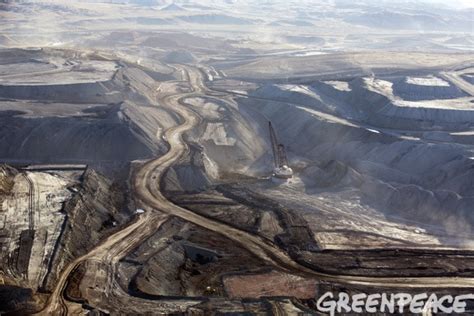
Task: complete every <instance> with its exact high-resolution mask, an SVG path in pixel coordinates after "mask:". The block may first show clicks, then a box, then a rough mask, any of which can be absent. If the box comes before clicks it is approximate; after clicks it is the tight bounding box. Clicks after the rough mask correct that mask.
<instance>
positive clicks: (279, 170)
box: [268, 122, 293, 179]
mask: <svg viewBox="0 0 474 316" xmlns="http://www.w3.org/2000/svg"><path fill="white" fill-rule="evenodd" d="M268 127H269V129H270V139H271V142H272V150H273V164H274V168H273V176H274V177H275V178H278V179H291V178H293V170H292V169H291V168H290V167H289V165H288V157H287V156H286V150H285V146H284V145H283V144H280V143H278V138H277V135H276V132H275V129H274V128H273V125H272V122H268Z"/></svg>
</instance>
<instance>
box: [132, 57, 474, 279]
mask: <svg viewBox="0 0 474 316" xmlns="http://www.w3.org/2000/svg"><path fill="white" fill-rule="evenodd" d="M183 68H184V69H185V70H186V71H187V72H188V74H189V81H190V84H191V85H192V87H193V89H194V92H193V93H186V94H182V95H175V96H172V97H169V98H166V99H164V101H165V102H164V103H165V104H163V105H164V106H166V107H168V108H169V109H171V110H173V111H174V112H176V113H177V114H179V115H180V116H181V118H182V119H183V122H182V124H181V125H179V126H176V127H172V128H170V129H169V130H167V131H166V132H165V135H166V139H167V140H168V142H169V146H170V149H169V151H168V153H166V154H165V155H164V156H162V157H160V158H158V159H155V160H152V161H149V162H148V163H146V164H145V165H144V166H143V167H142V168H141V169H140V170H139V171H138V172H137V174H136V177H135V183H134V188H135V192H134V193H135V194H136V197H137V198H138V199H139V200H140V201H141V202H142V203H144V204H145V205H148V206H149V207H150V208H153V209H157V210H160V211H162V212H164V213H167V214H169V215H173V216H177V217H180V218H182V219H184V220H185V221H188V222H191V223H193V224H195V225H198V226H201V227H203V228H205V229H208V230H210V231H214V232H217V233H219V234H221V235H223V236H226V237H227V238H230V239H232V240H234V241H236V242H237V243H239V244H240V245H241V246H242V247H244V248H246V249H247V250H249V251H250V252H252V253H253V254H254V255H256V256H257V257H259V258H260V259H261V260H263V261H264V262H266V263H268V264H270V265H272V266H274V267H276V268H278V269H280V270H283V271H286V272H288V273H293V274H299V275H304V276H307V277H312V278H316V279H318V280H322V281H329V282H338V283H345V284H354V285H366V286H374V287H375V286H378V287H393V288H447V287H449V288H451V287H452V288H473V287H474V278H461V277H363V276H346V275H330V274H325V273H319V272H316V271H313V270H311V269H309V268H307V267H305V266H302V265H300V264H298V263H297V262H295V261H294V260H293V259H292V258H290V257H289V256H288V254H287V253H286V252H284V251H283V250H281V249H280V248H278V247H277V246H276V245H274V244H273V243H271V242H269V241H267V240H265V239H263V238H261V237H259V236H255V235H252V234H250V233H247V232H245V231H241V230H239V229H237V228H235V227H232V226H229V225H227V224H224V223H222V222H219V221H216V220H213V219H210V218H207V217H203V216H201V215H198V214H196V213H194V212H192V211H190V210H187V209H185V208H182V207H180V206H177V205H175V204H173V203H172V202H170V201H169V200H168V199H167V198H166V197H165V196H163V194H162V193H161V190H160V182H161V179H162V177H163V175H164V174H165V172H166V170H167V169H168V168H170V167H172V166H173V164H174V163H176V162H177V161H179V160H180V159H181V157H182V156H183V155H184V154H185V152H186V151H187V145H186V143H185V142H184V140H183V134H184V132H186V131H188V130H190V129H192V128H193V127H195V126H196V124H197V123H198V121H199V119H198V117H197V116H196V114H195V113H194V112H193V111H191V110H190V108H189V106H186V105H185V104H183V100H185V99H186V98H188V97H193V96H199V95H202V96H203V97H206V96H207V95H206V92H207V91H206V90H207V88H206V87H205V85H204V81H203V75H202V73H201V72H200V71H199V70H197V69H195V68H192V67H187V66H186V67H185V66H183Z"/></svg>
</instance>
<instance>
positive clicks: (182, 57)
mask: <svg viewBox="0 0 474 316" xmlns="http://www.w3.org/2000/svg"><path fill="white" fill-rule="evenodd" d="M162 61H164V62H166V63H171V64H189V63H193V62H195V61H196V57H195V56H194V55H193V54H192V53H190V52H188V51H185V50H176V51H172V52H170V53H168V54H166V55H165V56H164V57H163V59H162Z"/></svg>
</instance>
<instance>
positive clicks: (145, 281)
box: [0, 42, 474, 315]
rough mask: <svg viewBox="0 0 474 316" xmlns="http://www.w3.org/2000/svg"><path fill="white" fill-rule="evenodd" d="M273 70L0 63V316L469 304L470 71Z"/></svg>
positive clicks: (65, 60)
mask: <svg viewBox="0 0 474 316" xmlns="http://www.w3.org/2000/svg"><path fill="white" fill-rule="evenodd" d="M318 43H319V42H318ZM364 54H366V55H363V56H362V55H361V56H362V57H361V56H359V58H360V60H365V62H366V63H369V62H371V61H372V59H371V58H370V54H369V53H364ZM438 57H439V56H437V57H436V56H434V57H433V60H435V59H436V58H438ZM279 58H282V59H284V58H286V57H278V56H274V57H267V58H265V59H262V60H260V61H259V62H256V61H254V60H253V59H252V60H250V61H247V60H242V61H240V62H233V63H225V62H222V61H220V60H214V61H213V60H210V61H209V63H208V64H205V63H203V62H202V61H200V62H197V59H196V57H195V56H194V55H192V54H191V53H189V52H186V51H174V52H172V53H170V54H168V55H165V56H163V57H162V59H161V60H157V61H156V63H157V65H158V66H156V67H154V68H152V67H148V66H147V65H142V64H140V63H138V62H132V61H130V60H129V59H124V58H121V56H119V55H116V54H114V53H111V52H110V51H108V52H105V51H104V52H100V51H88V50H83V51H79V50H72V49H71V50H67V49H52V48H43V49H2V50H0V162H1V163H2V164H1V166H0V246H1V249H2V251H1V255H0V314H2V315H3V314H5V315H29V314H36V315H83V314H89V315H103V314H112V315H144V314H146V315H156V314H173V315H180V314H186V315H224V314H225V315H227V314H229V315H230V314H232V315H298V314H305V315H312V314H315V315H316V314H317V315H323V314H322V313H320V312H318V310H317V307H316V306H317V298H318V297H320V296H321V295H322V294H324V293H325V292H327V291H332V292H333V293H338V292H346V293H352V294H355V293H366V294H371V293H381V292H384V293H399V292H403V293H413V294H415V293H419V292H430V293H437V294H438V295H444V294H447V293H449V294H451V295H453V294H456V295H460V294H469V293H471V292H472V289H473V288H474V238H473V236H474V231H473V229H474V209H473V205H474V132H473V131H474V109H473V107H472V103H473V100H474V94H472V92H473V90H474V86H472V80H470V79H472V76H474V68H465V65H466V64H467V62H471V63H474V58H473V57H472V55H469V56H465V55H462V54H459V55H456V56H454V57H450V58H448V57H446V58H447V59H449V60H447V61H446V63H443V62H438V64H431V65H428V66H426V67H424V66H420V65H418V64H416V65H414V64H413V65H412V64H409V63H407V64H404V67H397V66H394V62H393V60H396V59H397V58H400V56H399V54H397V53H393V54H392V55H391V54H390V53H388V54H386V56H385V57H381V56H380V55H378V56H377V57H376V58H377V59H378V62H379V63H380V64H382V63H383V60H382V61H381V59H383V58H386V60H387V65H386V66H380V67H374V68H373V71H372V72H371V73H370V74H368V73H367V71H366V69H367V67H368V65H367V64H361V62H360V61H359V62H358V63H355V62H353V60H354V59H352V58H351V56H350V54H349V53H347V54H339V55H338V56H337V58H336V57H332V56H331V55H318V56H310V57H308V58H309V59H310V60H311V62H312V65H317V64H320V65H324V67H323V66H321V67H323V68H324V70H325V73H324V74H322V75H320V76H319V75H311V76H307V75H305V76H303V75H299V73H298V68H297V67H296V66H295V67H294V68H292V69H293V70H294V72H295V73H294V74H293V75H292V76H291V77H290V78H289V79H288V78H287V80H285V81H282V79H281V78H278V74H272V73H271V72H270V71H269V70H268V68H265V67H268V66H266V65H265V63H268V62H269V59H274V61H273V62H278V60H279ZM305 58H306V57H305ZM374 58H375V57H374ZM342 60H343V61H344V62H343V64H344V67H342V66H341V64H340V63H338V61H342ZM436 60H438V59H436ZM389 61H390V62H389ZM292 62H295V63H296V61H294V60H290V61H288V63H290V64H291V63H292ZM457 65H463V66H464V68H463V70H462V71H461V72H460V73H457V72H456V69H457V68H456V66H457ZM259 67H261V68H259ZM338 67H342V68H341V69H340V68H338ZM249 68H251V69H252V71H249V70H248V69H249ZM211 72H212V74H213V75H212V78H211V77H210V75H209V74H210V73H211ZM224 72H225V73H226V75H225V76H224V75H223V73H224ZM463 78H464V79H463ZM460 81H462V82H460ZM269 121H271V122H272V126H273V127H274V129H275V131H276V133H275V137H277V139H276V141H278V143H279V144H281V145H279V144H274V143H272V140H273V139H272V137H271V135H270V131H269V129H268V122H269ZM276 145H279V147H278V146H276ZM275 148H277V149H276V150H275ZM275 157H276V158H275ZM282 160H285V161H286V162H285V163H287V164H288V166H285V168H287V167H288V169H287V170H292V174H291V176H290V177H289V178H285V179H283V178H281V177H278V174H276V175H275V176H272V173H274V172H275V171H274V168H275V161H277V163H278V162H281V161H282ZM277 167H278V165H277ZM290 168H291V169H290ZM277 172H278V171H277ZM467 306H468V309H469V308H470V309H471V310H472V309H473V308H474V304H473V302H472V301H471V302H468V304H467ZM380 315H383V314H380Z"/></svg>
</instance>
